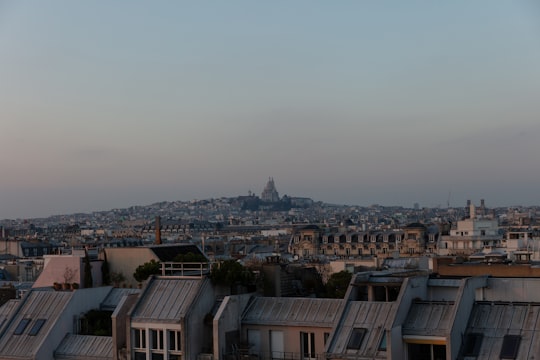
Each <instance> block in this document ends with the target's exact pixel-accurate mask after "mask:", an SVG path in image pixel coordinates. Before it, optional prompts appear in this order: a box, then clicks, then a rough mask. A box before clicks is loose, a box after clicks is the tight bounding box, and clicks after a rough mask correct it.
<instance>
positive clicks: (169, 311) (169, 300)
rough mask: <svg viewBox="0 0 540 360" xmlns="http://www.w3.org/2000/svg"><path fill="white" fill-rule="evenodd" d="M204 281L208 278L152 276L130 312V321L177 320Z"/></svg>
mask: <svg viewBox="0 0 540 360" xmlns="http://www.w3.org/2000/svg"><path fill="white" fill-rule="evenodd" d="M205 281H209V280H207V279H201V278H195V279H194V278H179V277H163V278H161V277H152V278H151V279H150V280H149V282H148V284H147V286H146V287H145V289H144V290H143V293H142V294H141V296H140V298H139V300H138V302H137V304H136V305H135V307H134V309H133V311H132V313H131V319H132V321H134V322H137V321H141V322H145V321H159V322H170V323H177V322H179V321H180V320H181V319H183V318H184V317H185V316H186V314H187V312H188V311H189V307H190V306H191V304H192V303H193V301H194V300H195V298H196V296H197V294H198V292H199V290H200V289H201V287H202V284H203V283H204V282H205Z"/></svg>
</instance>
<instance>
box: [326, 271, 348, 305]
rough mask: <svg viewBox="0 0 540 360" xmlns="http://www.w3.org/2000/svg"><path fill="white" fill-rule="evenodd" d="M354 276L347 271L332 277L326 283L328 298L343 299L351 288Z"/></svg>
mask: <svg viewBox="0 0 540 360" xmlns="http://www.w3.org/2000/svg"><path fill="white" fill-rule="evenodd" d="M351 278H352V274H351V273H350V272H348V271H346V270H342V271H340V272H337V273H334V274H332V275H330V278H329V279H328V282H327V283H326V296H327V297H330V298H337V299H343V298H344V297H345V293H346V292H347V289H348V288H349V283H350V282H351Z"/></svg>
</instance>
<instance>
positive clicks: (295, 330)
mask: <svg viewBox="0 0 540 360" xmlns="http://www.w3.org/2000/svg"><path fill="white" fill-rule="evenodd" d="M333 325H334V324H331V325H329V326H328V327H311V326H288V325H286V324H284V325H282V326H280V325H257V324H253V325H248V324H246V325H243V326H242V338H243V339H246V340H247V332H248V330H259V331H260V334H261V357H262V358H271V344H270V331H282V332H283V349H284V350H283V351H284V352H285V353H286V354H285V356H284V358H285V359H300V358H302V357H301V353H302V349H301V347H300V333H301V332H307V333H314V334H315V353H316V354H317V355H322V354H323V353H324V351H325V343H324V334H325V333H327V334H330V333H331V332H332V326H333ZM319 357H320V356H319Z"/></svg>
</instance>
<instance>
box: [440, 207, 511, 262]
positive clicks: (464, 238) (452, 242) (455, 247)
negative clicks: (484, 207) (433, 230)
mask: <svg viewBox="0 0 540 360" xmlns="http://www.w3.org/2000/svg"><path fill="white" fill-rule="evenodd" d="M470 207H471V209H470V211H469V213H470V214H471V215H470V217H469V218H467V219H463V220H460V221H458V222H457V225H456V227H455V228H453V229H451V230H450V235H445V236H442V239H441V242H440V245H439V249H438V254H439V255H442V256H445V255H463V256H469V255H473V254H475V253H478V252H482V251H490V250H491V249H494V248H497V247H500V246H501V240H502V236H501V234H500V233H499V224H498V221H497V219H494V218H492V217H491V216H489V215H478V211H477V210H476V209H475V207H474V205H472V204H471V205H470ZM480 214H485V211H482V212H480Z"/></svg>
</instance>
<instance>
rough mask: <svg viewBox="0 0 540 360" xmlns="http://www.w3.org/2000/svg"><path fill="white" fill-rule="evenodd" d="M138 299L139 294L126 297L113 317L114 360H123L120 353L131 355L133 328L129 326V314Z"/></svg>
mask: <svg viewBox="0 0 540 360" xmlns="http://www.w3.org/2000/svg"><path fill="white" fill-rule="evenodd" d="M138 297H139V294H130V295H127V296H124V297H123V298H122V299H121V300H120V302H119V303H118V306H117V307H116V309H115V310H114V312H113V314H112V316H111V319H112V336H113V359H114V360H119V359H122V356H120V355H119V351H123V353H127V354H130V353H131V351H130V349H131V328H130V327H129V326H128V317H127V314H128V312H129V311H130V310H131V308H132V307H133V305H134V304H135V302H136V301H137V299H138ZM122 349H125V350H122Z"/></svg>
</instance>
